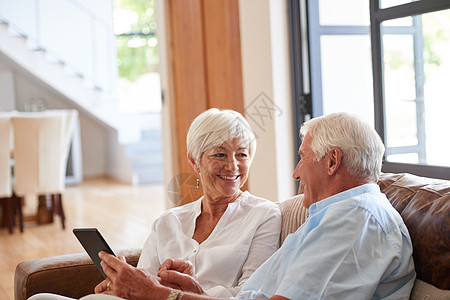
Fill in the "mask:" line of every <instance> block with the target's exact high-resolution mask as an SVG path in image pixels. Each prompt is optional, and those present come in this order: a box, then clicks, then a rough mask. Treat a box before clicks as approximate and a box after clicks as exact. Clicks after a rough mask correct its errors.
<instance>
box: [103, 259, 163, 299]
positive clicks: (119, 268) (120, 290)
mask: <svg viewBox="0 0 450 300" xmlns="http://www.w3.org/2000/svg"><path fill="white" fill-rule="evenodd" d="M98 256H99V257H100V258H101V259H102V261H101V266H102V268H103V271H104V272H105V274H106V275H107V276H108V278H107V279H106V280H104V281H103V282H101V283H100V284H99V285H97V287H96V288H95V292H96V293H104V294H111V295H115V296H118V297H121V298H125V299H137V300H139V299H149V295H152V296H154V297H152V298H153V299H165V298H167V296H168V291H167V289H166V288H163V289H161V288H160V287H162V286H161V285H160V284H159V282H158V280H156V278H155V277H153V276H151V275H150V274H148V273H147V272H145V271H144V270H141V269H138V268H135V267H133V266H131V265H129V264H127V263H126V262H124V261H123V260H120V259H119V258H117V257H115V256H113V255H111V254H108V253H106V252H103V251H102V252H100V253H99V255H98Z"/></svg>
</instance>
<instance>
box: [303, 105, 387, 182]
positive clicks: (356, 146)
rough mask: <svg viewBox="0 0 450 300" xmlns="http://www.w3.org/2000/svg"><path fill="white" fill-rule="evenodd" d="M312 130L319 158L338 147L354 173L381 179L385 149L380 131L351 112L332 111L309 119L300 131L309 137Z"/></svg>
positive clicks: (348, 167) (363, 176)
mask: <svg viewBox="0 0 450 300" xmlns="http://www.w3.org/2000/svg"><path fill="white" fill-rule="evenodd" d="M308 132H309V133H310V135H311V136H312V142H311V149H312V151H313V152H314V155H315V159H316V160H320V159H322V158H323V157H324V155H325V154H326V153H328V151H330V150H331V148H332V147H338V148H340V149H341V150H342V154H343V158H342V162H343V165H344V166H345V167H346V168H347V170H348V172H349V173H350V175H352V176H355V177H358V178H368V179H370V180H372V181H374V182H376V181H377V180H378V178H379V176H380V173H381V164H382V161H383V155H384V151H385V148H384V145H383V142H382V141H381V138H380V136H379V135H378V133H377V132H376V131H375V129H374V128H372V127H371V126H369V125H368V124H367V123H365V122H363V121H362V120H360V119H359V118H358V117H356V116H354V115H351V114H348V113H332V114H329V115H325V116H321V117H317V118H314V119H311V120H309V121H307V122H305V123H304V124H303V125H302V127H301V128H300V134H301V136H305V135H306V133H308Z"/></svg>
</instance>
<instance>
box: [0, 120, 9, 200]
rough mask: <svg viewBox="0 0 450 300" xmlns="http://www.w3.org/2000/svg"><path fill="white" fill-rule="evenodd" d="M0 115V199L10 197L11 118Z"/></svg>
mask: <svg viewBox="0 0 450 300" xmlns="http://www.w3.org/2000/svg"><path fill="white" fill-rule="evenodd" d="M10 117H11V116H10V114H8V113H3V112H2V113H0V198H3V197H10V196H11V194H12V193H11V163H10V161H11V118H10Z"/></svg>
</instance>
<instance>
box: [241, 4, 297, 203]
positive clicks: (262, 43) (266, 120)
mask: <svg viewBox="0 0 450 300" xmlns="http://www.w3.org/2000/svg"><path fill="white" fill-rule="evenodd" d="M239 12H240V26H241V51H242V68H243V70H242V72H243V81H244V82H243V83H244V84H243V86H244V103H245V107H246V109H245V112H246V117H247V119H248V120H249V123H250V126H251V127H252V128H253V130H254V131H255V133H256V135H257V143H258V149H257V151H256V156H255V160H254V162H253V164H252V167H251V171H250V176H249V190H250V191H251V192H252V193H254V194H255V195H258V196H261V197H265V198H268V199H270V200H272V201H282V200H285V199H286V198H288V197H290V196H292V195H294V194H295V181H294V180H293V179H292V172H293V170H294V167H295V165H294V164H295V162H294V157H295V153H296V152H297V149H294V141H293V140H294V133H293V127H294V126H293V123H292V107H291V101H292V100H291V92H290V91H291V87H290V70H289V40H288V38H289V34H288V24H287V19H288V18H287V7H286V3H285V1H279V0H240V1H239ZM265 105H268V106H269V108H271V109H272V113H271V114H270V112H269V111H267V110H265V108H264V106H265ZM256 108H258V111H259V112H260V113H262V112H263V113H264V114H265V115H264V116H261V117H259V116H258V114H257V112H258V111H257V110H256Z"/></svg>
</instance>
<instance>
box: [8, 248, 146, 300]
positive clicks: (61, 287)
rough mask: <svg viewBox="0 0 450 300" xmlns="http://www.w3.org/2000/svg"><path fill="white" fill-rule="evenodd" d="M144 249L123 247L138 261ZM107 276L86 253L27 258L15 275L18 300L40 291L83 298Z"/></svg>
mask: <svg viewBox="0 0 450 300" xmlns="http://www.w3.org/2000/svg"><path fill="white" fill-rule="evenodd" d="M140 254H141V250H140V249H131V250H121V251H118V252H116V255H118V256H125V258H126V260H127V262H128V263H129V264H131V265H133V266H136V265H137V262H138V260H139V257H140ZM102 280H103V277H102V275H101V274H100V272H99V271H98V270H97V267H96V266H95V265H94V263H93V262H92V260H91V259H90V258H89V256H88V255H87V254H86V253H77V254H68V255H60V256H53V257H46V258H38V259H32V260H26V261H23V262H21V263H19V264H18V265H17V267H16V272H15V276H14V298H15V300H26V299H28V297H31V296H32V295H34V294H37V293H54V294H58V295H63V296H67V297H72V298H76V299H79V298H81V297H82V296H85V295H88V294H92V293H93V292H94V288H95V286H96V285H97V284H98V283H99V282H100V281H102Z"/></svg>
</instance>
